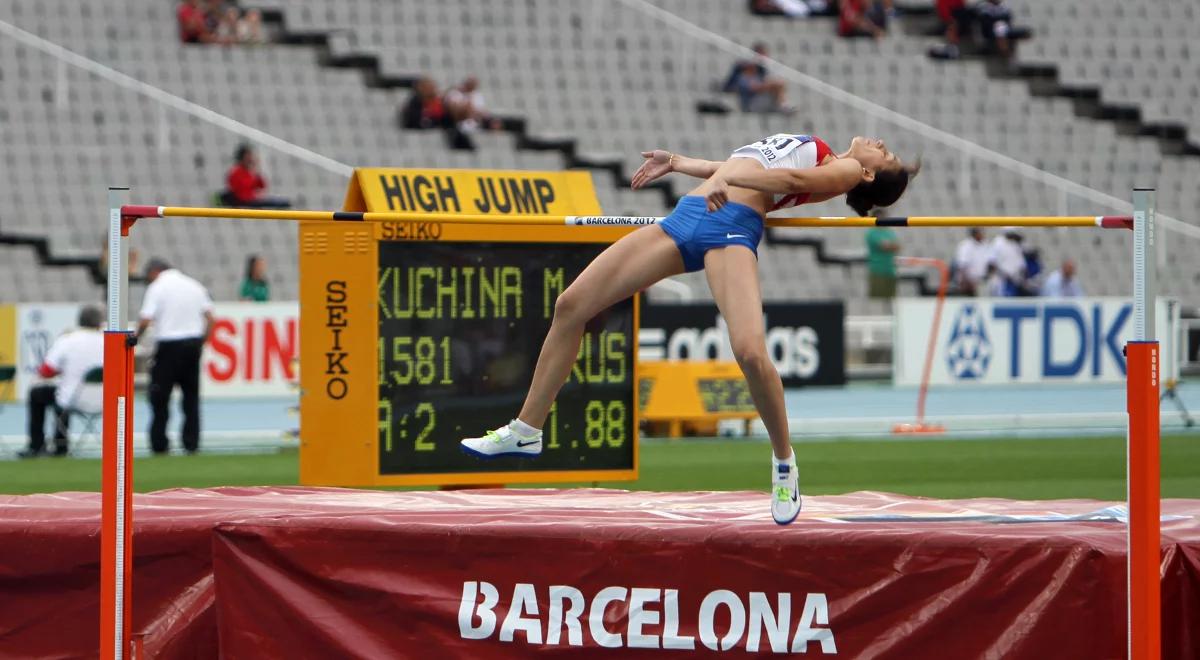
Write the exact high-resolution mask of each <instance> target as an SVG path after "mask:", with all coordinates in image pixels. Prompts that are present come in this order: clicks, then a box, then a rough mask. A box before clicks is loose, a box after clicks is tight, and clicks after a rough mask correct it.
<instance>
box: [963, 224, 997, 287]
mask: <svg viewBox="0 0 1200 660" xmlns="http://www.w3.org/2000/svg"><path fill="white" fill-rule="evenodd" d="M983 239H984V236H983V229H982V228H981V227H972V228H971V229H970V231H969V232H968V236H967V237H966V238H964V239H963V240H962V242H961V243H959V244H958V249H956V250H955V251H954V270H955V274H956V275H955V279H956V280H957V282H958V290H959V291H960V292H962V293H963V294H964V295H968V296H974V295H978V294H979V293H982V291H981V289H982V284H983V282H984V280H985V279H987V276H988V263H990V262H991V253H992V251H991V248H989V247H988V245H987V243H985V242H984V241H983Z"/></svg>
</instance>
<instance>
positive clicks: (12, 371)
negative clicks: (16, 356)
mask: <svg viewBox="0 0 1200 660" xmlns="http://www.w3.org/2000/svg"><path fill="white" fill-rule="evenodd" d="M16 382H17V367H16V366H14V365H11V364H4V365H0V401H3V400H5V399H7V398H8V397H9V396H10V395H11V394H12V389H13V387H14V386H15V384H16Z"/></svg>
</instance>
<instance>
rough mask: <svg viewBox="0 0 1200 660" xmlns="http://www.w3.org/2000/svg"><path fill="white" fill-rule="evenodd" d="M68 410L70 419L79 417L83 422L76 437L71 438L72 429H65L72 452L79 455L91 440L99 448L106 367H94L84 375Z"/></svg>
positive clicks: (73, 393)
mask: <svg viewBox="0 0 1200 660" xmlns="http://www.w3.org/2000/svg"><path fill="white" fill-rule="evenodd" d="M66 412H68V413H70V415H69V417H68V418H69V419H74V418H78V419H80V420H81V422H82V424H83V428H82V430H80V432H79V434H78V436H76V438H75V439H73V440H71V439H70V435H71V434H70V433H69V431H70V429H69V428H67V429H63V434H64V435H66V436H67V438H68V442H69V446H70V448H71V449H70V453H71V454H72V455H75V456H78V455H79V454H80V449H82V448H83V447H84V445H85V444H87V442H88V441H89V440H90V441H92V442H93V443H94V444H95V445H96V447H97V449H99V448H100V445H101V442H100V440H101V436H100V429H99V428H97V423H98V422H99V421H100V418H101V416H102V415H103V413H104V368H103V367H93V368H91V369H89V370H88V371H87V373H85V374H84V375H83V380H82V381H80V382H79V385H78V386H77V387H76V388H75V391H74V392H72V393H71V399H70V403H68V404H67V407H66Z"/></svg>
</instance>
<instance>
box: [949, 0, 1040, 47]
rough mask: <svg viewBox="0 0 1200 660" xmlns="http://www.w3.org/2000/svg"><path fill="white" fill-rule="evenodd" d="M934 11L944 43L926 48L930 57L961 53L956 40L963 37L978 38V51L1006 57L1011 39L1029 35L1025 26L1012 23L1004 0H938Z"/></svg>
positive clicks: (1010, 13)
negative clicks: (1019, 26)
mask: <svg viewBox="0 0 1200 660" xmlns="http://www.w3.org/2000/svg"><path fill="white" fill-rule="evenodd" d="M937 14H938V17H939V18H941V19H942V23H943V24H945V26H946V30H945V36H946V43H945V44H944V45H942V46H937V47H934V48H931V49H929V56H930V57H932V58H934V59H942V60H956V59H958V58H959V57H961V56H962V51H961V49H960V44H961V43H962V41H963V39H964V38H965V39H975V38H978V39H979V40H980V42H981V43H980V47H981V50H982V52H984V53H987V54H991V53H995V54H998V55H1000V56H1002V57H1005V58H1007V57H1009V56H1010V55H1011V54H1012V41H1013V40H1014V39H1021V38H1024V37H1027V36H1029V30H1027V29H1024V28H1013V27H1012V10H1010V9H1009V8H1008V7H1006V6H1005V5H1004V0H983V1H982V2H976V3H975V4H971V5H968V4H967V0H938V2H937Z"/></svg>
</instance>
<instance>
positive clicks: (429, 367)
mask: <svg viewBox="0 0 1200 660" xmlns="http://www.w3.org/2000/svg"><path fill="white" fill-rule="evenodd" d="M605 247H607V244H597V243H578V242H573V243H546V242H526V243H522V242H501V241H492V242H415V241H387V240H383V241H379V242H378V271H377V274H378V280H377V281H378V310H377V315H378V340H377V346H376V351H377V356H378V368H377V370H376V376H377V381H378V382H377V387H378V420H377V421H378V425H377V428H378V468H379V474H380V475H401V474H403V475H414V474H416V475H420V474H448V473H458V472H471V473H505V474H511V473H514V472H528V473H537V472H555V471H574V470H580V471H596V470H601V471H606V470H632V469H634V466H635V451H636V448H635V443H636V437H635V415H636V410H635V405H636V401H635V400H634V399H633V395H634V388H633V383H634V378H635V374H634V370H635V364H634V362H635V355H636V354H635V348H636V343H637V338H636V336H635V332H636V330H635V323H636V319H635V306H634V300H633V299H632V298H630V299H627V300H624V301H621V302H619V303H617V304H616V305H614V306H612V307H611V308H609V309H607V310H605V311H603V312H601V313H600V314H599V315H597V316H596V318H594V319H593V320H592V321H591V322H589V323H588V324H587V326H586V328H585V331H584V335H583V341H582V342H581V344H580V347H579V353H578V357H577V359H576V361H575V364H574V365H573V366H572V368H571V373H570V375H569V377H568V379H567V382H566V385H564V387H563V388H562V390H561V392H560V393H559V396H558V398H557V400H556V402H555V403H554V406H553V407H552V408H551V410H550V415H549V417H548V418H547V419H546V422H545V425H544V428H543V445H542V447H543V449H542V454H541V456H539V457H537V458H517V457H500V458H495V459H491V460H481V459H478V458H475V457H472V456H469V455H467V454H465V453H464V452H463V451H462V450H461V449H460V447H459V441H460V440H461V439H462V438H464V437H470V436H479V435H482V434H483V433H485V432H486V431H487V430H489V429H494V428H496V427H498V426H500V425H502V424H505V423H507V422H508V421H509V420H511V419H512V418H514V417H516V416H517V413H518V412H519V411H520V409H521V404H522V402H523V401H524V399H525V394H526V392H527V391H528V388H529V384H530V382H531V380H532V377H533V370H534V366H535V365H536V363H537V358H538V354H539V352H540V351H541V348H542V342H543V341H544V340H545V338H546V333H547V332H548V331H549V329H550V323H551V320H552V318H553V316H554V303H555V300H556V298H557V297H558V295H559V294H560V293H561V292H562V291H563V290H564V289H566V287H567V286H568V285H570V283H571V282H572V281H574V279H575V278H576V277H577V276H578V275H579V273H581V272H582V271H583V269H584V268H585V267H586V266H587V265H588V264H589V263H590V262H591V261H592V260H593V259H594V258H595V257H596V255H598V254H599V253H600V252H601V251H602V250H603V249H604V248H605Z"/></svg>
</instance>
